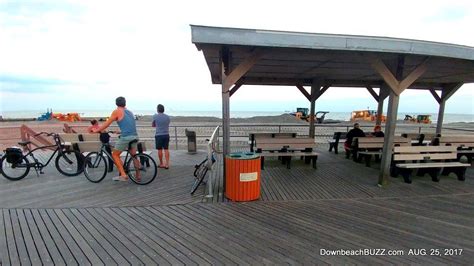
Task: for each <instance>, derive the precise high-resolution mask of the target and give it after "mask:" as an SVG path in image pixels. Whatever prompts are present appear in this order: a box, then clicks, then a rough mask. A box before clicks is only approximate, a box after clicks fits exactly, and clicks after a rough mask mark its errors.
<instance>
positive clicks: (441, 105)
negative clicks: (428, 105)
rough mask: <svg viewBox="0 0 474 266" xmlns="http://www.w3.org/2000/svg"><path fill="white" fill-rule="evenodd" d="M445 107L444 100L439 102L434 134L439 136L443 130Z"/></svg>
mask: <svg viewBox="0 0 474 266" xmlns="http://www.w3.org/2000/svg"><path fill="white" fill-rule="evenodd" d="M445 106H446V100H441V102H440V103H439V110H438V121H437V122H436V134H441V131H442V130H443V120H444V108H445Z"/></svg>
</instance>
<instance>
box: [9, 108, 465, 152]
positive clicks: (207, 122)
mask: <svg viewBox="0 0 474 266" xmlns="http://www.w3.org/2000/svg"><path fill="white" fill-rule="evenodd" d="M171 121H172V122H171V127H170V136H171V143H173V144H172V145H171V146H172V148H174V149H176V148H178V149H185V148H186V136H185V129H186V128H187V129H189V130H193V131H195V132H196V135H197V137H198V144H201V145H203V144H204V143H205V139H206V138H209V136H210V135H211V134H212V131H213V130H214V128H215V127H216V126H218V125H220V124H221V120H220V119H219V118H216V117H183V116H176V117H171ZM327 122H329V123H325V124H316V142H318V143H327V141H326V140H327V139H329V138H332V135H333V133H334V132H336V131H346V130H348V129H350V128H351V127H352V123H351V122H348V121H346V122H338V121H327ZM23 124H24V125H26V126H28V127H29V128H31V129H33V130H34V131H35V132H41V131H45V132H63V128H64V122H61V121H55V120H50V121H1V122H0V150H1V151H3V150H4V149H5V148H6V147H10V146H12V145H15V144H16V143H17V142H18V141H19V140H20V139H21V137H20V127H21V126H22V125H23ZM68 124H69V125H70V126H71V127H73V128H74V129H75V130H76V131H77V132H86V129H87V127H88V126H89V125H90V123H89V121H80V122H73V123H68ZM308 125H309V123H308V122H306V121H302V120H297V119H296V118H295V117H293V116H291V115H286V114H284V115H279V116H257V117H251V118H232V119H231V136H232V141H233V143H232V145H233V146H245V145H247V140H248V134H249V133H250V132H296V133H298V135H308ZM373 125H374V124H373V122H372V123H369V122H366V123H363V122H362V123H361V126H362V129H363V130H364V131H371V130H372V128H373ZM137 127H138V131H139V136H140V138H141V139H144V140H149V141H150V142H153V136H154V128H152V127H151V116H143V117H140V120H138V121H137ZM435 128H436V125H435V124H430V125H425V124H411V123H406V122H404V121H398V122H397V129H396V133H397V134H401V133H418V132H422V133H434V132H435ZM466 134H469V135H474V123H450V124H445V125H444V130H443V135H466Z"/></svg>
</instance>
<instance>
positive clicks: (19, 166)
mask: <svg viewBox="0 0 474 266" xmlns="http://www.w3.org/2000/svg"><path fill="white" fill-rule="evenodd" d="M29 163H30V162H29V161H28V159H27V158H26V157H23V158H22V159H21V162H19V163H15V164H12V163H9V162H7V157H6V156H3V157H2V158H1V159H0V173H1V174H2V175H3V176H4V177H5V178H6V179H9V180H12V181H17V180H20V179H22V178H24V177H25V176H27V175H28V173H29V172H30V165H29Z"/></svg>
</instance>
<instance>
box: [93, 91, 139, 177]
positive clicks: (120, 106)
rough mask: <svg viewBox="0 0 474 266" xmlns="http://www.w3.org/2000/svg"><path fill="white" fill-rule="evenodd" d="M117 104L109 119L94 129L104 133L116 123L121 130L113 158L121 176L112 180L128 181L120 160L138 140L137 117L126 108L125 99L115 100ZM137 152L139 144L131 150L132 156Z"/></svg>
mask: <svg viewBox="0 0 474 266" xmlns="http://www.w3.org/2000/svg"><path fill="white" fill-rule="evenodd" d="M115 104H116V105H117V109H115V110H114V111H113V112H112V114H111V115H110V117H109V119H107V121H105V123H104V124H103V125H102V126H100V127H99V128H97V129H94V132H101V131H104V130H105V129H106V128H108V127H109V126H110V124H112V122H114V121H116V122H117V124H118V126H119V128H120V138H119V139H118V141H117V142H116V144H115V147H114V150H113V151H112V157H113V158H114V162H115V165H116V166H117V169H118V170H119V173H120V175H119V176H117V177H114V178H112V180H114V181H128V177H127V174H126V173H125V170H124V169H123V163H122V160H121V159H120V154H121V153H122V151H126V150H127V149H128V144H129V142H130V141H132V140H135V139H137V140H138V134H137V126H136V124H135V116H134V115H133V113H132V112H131V111H130V110H128V109H127V108H126V107H125V104H126V100H125V98H124V97H118V98H117V99H115ZM136 151H137V143H134V144H133V145H132V147H131V149H130V154H132V155H135V153H136Z"/></svg>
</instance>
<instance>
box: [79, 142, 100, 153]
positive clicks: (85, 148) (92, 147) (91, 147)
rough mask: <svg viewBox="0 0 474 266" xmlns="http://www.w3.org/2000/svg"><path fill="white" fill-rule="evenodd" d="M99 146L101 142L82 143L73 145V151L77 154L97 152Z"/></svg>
mask: <svg viewBox="0 0 474 266" xmlns="http://www.w3.org/2000/svg"><path fill="white" fill-rule="evenodd" d="M101 146H102V142H100V141H82V142H76V143H74V144H73V147H74V149H75V150H77V151H79V152H94V151H97V152H98V151H100V148H101Z"/></svg>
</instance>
